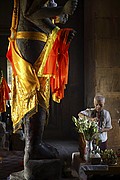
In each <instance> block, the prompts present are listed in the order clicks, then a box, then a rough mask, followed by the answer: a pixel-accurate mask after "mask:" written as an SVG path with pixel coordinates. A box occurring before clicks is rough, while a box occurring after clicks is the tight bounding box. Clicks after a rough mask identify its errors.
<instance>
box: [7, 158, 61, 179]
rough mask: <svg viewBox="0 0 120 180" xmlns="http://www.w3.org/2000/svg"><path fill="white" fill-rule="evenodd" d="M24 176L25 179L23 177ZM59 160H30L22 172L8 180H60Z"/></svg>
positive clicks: (16, 173)
mask: <svg viewBox="0 0 120 180" xmlns="http://www.w3.org/2000/svg"><path fill="white" fill-rule="evenodd" d="M24 175H25V177H24ZM60 177H61V161H60V160H59V159H44V160H30V161H29V162H28V164H27V167H25V169H24V170H23V171H20V172H15V173H12V174H11V175H10V180H25V179H26V180H60Z"/></svg>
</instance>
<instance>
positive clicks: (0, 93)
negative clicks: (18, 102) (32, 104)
mask: <svg viewBox="0 0 120 180" xmlns="http://www.w3.org/2000/svg"><path fill="white" fill-rule="evenodd" d="M10 92H11V91H10V88H9V86H8V84H7V82H6V80H5V79H4V78H3V79H2V82H1V84H0V112H6V100H9V99H10V97H9V93H10Z"/></svg>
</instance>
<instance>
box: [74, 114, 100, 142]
mask: <svg viewBox="0 0 120 180" xmlns="http://www.w3.org/2000/svg"><path fill="white" fill-rule="evenodd" d="M72 121H73V122H74V124H75V126H76V130H77V132H78V133H83V135H84V137H85V140H86V141H91V140H93V139H94V138H95V135H96V134H97V133H98V123H97V122H96V121H92V120H89V119H88V118H87V117H86V116H84V117H83V118H81V117H79V118H78V119H77V118H76V117H74V116H72Z"/></svg>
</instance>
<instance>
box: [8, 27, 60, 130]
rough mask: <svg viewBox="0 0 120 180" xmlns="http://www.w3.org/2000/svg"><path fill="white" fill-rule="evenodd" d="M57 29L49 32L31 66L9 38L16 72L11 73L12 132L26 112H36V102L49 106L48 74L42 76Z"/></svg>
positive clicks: (46, 107) (30, 113)
mask: <svg viewBox="0 0 120 180" xmlns="http://www.w3.org/2000/svg"><path fill="white" fill-rule="evenodd" d="M58 31H59V28H58V27H57V28H55V29H54V30H53V32H52V33H51V34H50V36H49V37H48V39H47V41H46V44H45V47H44V49H43V51H42V53H41V54H40V56H39V58H38V59H37V60H36V62H35V64H34V65H33V66H32V65H31V64H30V63H28V62H26V61H25V60H24V59H23V58H22V56H21V54H20V52H19V50H18V47H17V45H16V41H15V40H11V39H10V44H11V51H12V61H13V64H14V67H15V71H16V74H14V73H13V81H12V104H11V110H12V113H11V114H12V121H13V128H14V132H16V131H17V130H18V129H19V128H20V127H21V122H22V118H23V117H24V116H25V115H26V114H27V115H28V114H29V115H28V116H32V115H33V114H34V113H36V112H37V105H38V104H40V105H41V106H42V107H43V108H45V109H46V110H47V109H48V108H49V98H50V82H49V81H50V77H49V75H48V76H45V77H44V76H43V70H44V66H45V64H46V60H47V58H48V55H49V52H50V51H51V49H52V46H53V44H54V41H55V39H56V37H57V32H58ZM28 33H29V32H28ZM21 34H22V32H21ZM23 34H24V32H23ZM28 36H29V34H28Z"/></svg>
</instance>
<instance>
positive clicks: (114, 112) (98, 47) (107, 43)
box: [84, 0, 120, 149]
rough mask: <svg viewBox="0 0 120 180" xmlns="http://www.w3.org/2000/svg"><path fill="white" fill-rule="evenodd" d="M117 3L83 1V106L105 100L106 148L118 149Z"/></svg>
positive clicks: (119, 65)
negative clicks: (108, 126)
mask: <svg viewBox="0 0 120 180" xmlns="http://www.w3.org/2000/svg"><path fill="white" fill-rule="evenodd" d="M119 9H120V1H119V0H114V1H112V0H105V1H102V0H91V1H88V0H85V1H84V54H85V59H84V60H85V97H86V98H85V105H86V106H92V105H93V97H94V94H96V93H101V94H103V95H104V96H105V97H106V105H105V108H106V109H107V110H109V111H110V113H111V116H112V125H113V129H112V130H111V131H110V132H109V133H108V136H109V140H108V145H109V148H113V149H118V148H120V143H119V142H120V127H119V125H118V119H120V11H119Z"/></svg>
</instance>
